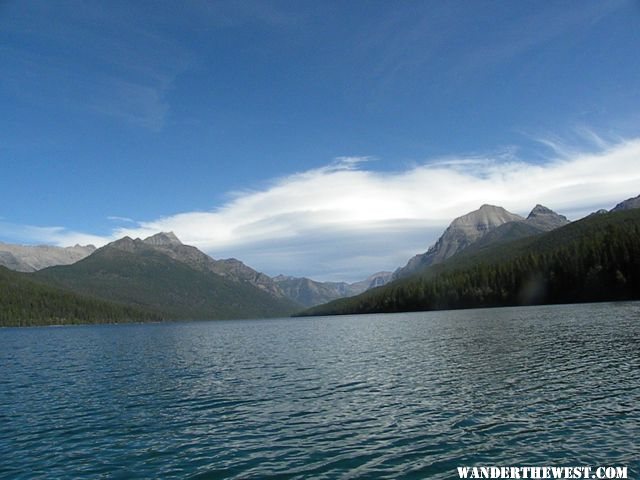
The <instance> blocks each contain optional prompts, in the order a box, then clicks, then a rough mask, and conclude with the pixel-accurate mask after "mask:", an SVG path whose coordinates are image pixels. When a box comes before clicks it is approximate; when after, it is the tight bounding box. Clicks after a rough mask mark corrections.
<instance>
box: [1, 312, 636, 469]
mask: <svg viewBox="0 0 640 480" xmlns="http://www.w3.org/2000/svg"><path fill="white" fill-rule="evenodd" d="M639 439H640V303H619V304H590V305H576V306H548V307H528V308H502V309H486V310H467V311H447V312H431V313H411V314H398V315H363V316H349V317H323V318H304V319H276V320H256V321H223V322H189V323H168V324H153V325H111V326H82V327H57V328H56V327H48V328H26V329H0V477H2V478H12V479H15V478H29V479H31V478H122V479H128V478H199V479H200V478H201V479H207V478H211V479H217V478H242V479H245V478H256V479H264V478H314V479H315V478H327V479H333V478H399V479H404V478H407V479H409V478H436V479H437V478H442V479H443V478H457V473H456V467H457V466H463V465H507V466H511V465H514V466H524V465H567V466H574V465H591V466H600V465H614V466H615V465H621V466H628V467H629V469H630V475H629V478H638V477H637V475H638V474H639V472H640V468H639V467H640V464H639V459H640V445H639Z"/></svg>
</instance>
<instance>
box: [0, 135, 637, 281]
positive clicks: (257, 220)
mask: <svg viewBox="0 0 640 480" xmlns="http://www.w3.org/2000/svg"><path fill="white" fill-rule="evenodd" d="M596 144H598V145H599V149H598V151H596V152H591V153H584V152H582V153H581V152H579V151H575V150H571V149H568V148H566V147H563V146H562V145H560V144H557V143H554V142H550V141H547V145H548V146H550V147H552V148H554V151H555V154H554V156H555V158H553V159H549V160H547V161H545V162H543V163H528V162H525V161H523V160H521V159H518V158H517V157H515V156H514V155H513V154H509V155H502V156H498V158H497V159H496V158H495V157H490V156H486V157H485V156H475V157H457V158H447V159H439V160H435V161H434V160H432V161H429V162H426V163H423V164H418V165H413V166H410V167H408V168H406V169H405V170H403V171H395V172H381V171H375V170H373V169H372V166H375V163H374V162H372V163H369V162H368V160H369V159H368V158H367V157H342V158H338V159H336V160H335V161H334V162H332V163H331V164H329V165H327V166H324V167H322V168H318V169H313V170H308V171H304V172H299V173H295V174H292V175H289V176H286V177H283V178H279V179H275V180H273V181H272V182H271V183H270V184H269V185H267V186H266V187H264V188H262V189H259V190H247V191H241V192H233V193H232V194H230V196H229V200H228V201H227V202H226V203H224V204H223V205H221V206H220V207H219V208H216V209H214V210H212V211H197V212H184V213H180V214H177V215H172V216H167V217H163V218H158V219H154V220H149V221H141V222H136V224H135V225H128V224H126V225H125V226H119V227H117V228H114V229H113V230H112V233H111V235H109V236H108V237H97V236H93V235H86V234H81V233H77V232H70V231H66V230H65V229H63V228H60V227H54V228H40V227H28V228H30V229H31V230H30V232H29V233H30V235H32V237H38V239H39V240H44V241H48V242H53V243H56V244H59V245H70V244H75V243H86V242H87V241H90V242H91V243H95V244H98V245H99V244H103V243H105V242H107V241H110V240H113V239H116V238H120V237H122V236H125V235H128V236H131V237H134V238H135V237H146V236H149V235H152V234H154V233H157V232H158V231H174V232H175V233H176V234H177V235H178V237H180V239H181V240H182V241H183V242H184V243H187V244H191V245H195V246H197V247H198V248H200V249H202V250H204V251H206V252H207V253H209V254H211V255H212V256H213V257H214V258H226V257H231V256H233V257H236V258H239V259H241V260H242V261H244V262H245V263H247V264H248V265H250V266H252V267H254V268H257V269H259V270H261V271H264V272H266V273H268V274H271V275H275V274H278V273H285V274H292V275H305V276H310V277H312V278H317V279H321V280H329V279H331V280H357V279H361V278H364V277H366V276H367V275H368V274H371V273H373V272H375V271H378V270H383V269H386V270H392V269H394V268H396V267H398V266H400V265H403V264H404V263H405V262H406V260H407V259H408V258H409V257H410V256H412V255H414V254H416V253H419V252H424V251H425V250H426V249H427V248H428V247H429V245H430V244H432V243H433V242H434V241H435V240H436V239H437V237H438V236H439V234H440V233H441V232H442V230H443V229H444V228H445V227H446V226H447V225H448V224H449V223H450V221H451V220H452V219H453V218H455V217H457V216H460V215H463V214H465V213H467V212H469V211H471V210H475V209H477V208H478V207H479V206H480V205H482V204H484V203H489V204H494V205H501V206H503V207H505V208H506V209H508V210H510V211H512V212H514V213H519V214H522V215H526V214H527V213H528V212H529V211H530V210H531V209H532V208H533V207H534V206H535V205H536V204H537V203H541V204H544V205H545V206H548V207H549V208H552V209H554V210H556V211H557V212H559V213H562V214H564V215H566V216H568V217H569V218H570V219H577V218H580V217H582V216H584V215H587V214H588V213H590V212H592V211H594V210H596V209H599V208H611V207H612V206H614V205H615V204H616V203H618V202H619V201H622V200H624V199H626V198H629V197H631V196H635V195H638V194H639V193H640V169H638V158H640V139H634V140H628V141H620V142H618V143H616V144H608V143H606V142H604V141H602V139H600V138H599V137H598V142H596ZM4 226H5V232H6V224H5V225H4ZM25 228H27V227H25Z"/></svg>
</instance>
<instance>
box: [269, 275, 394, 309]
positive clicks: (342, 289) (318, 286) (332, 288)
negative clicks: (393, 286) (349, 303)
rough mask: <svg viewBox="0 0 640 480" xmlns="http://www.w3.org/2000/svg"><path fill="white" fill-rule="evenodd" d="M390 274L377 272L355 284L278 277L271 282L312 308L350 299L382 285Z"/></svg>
mask: <svg viewBox="0 0 640 480" xmlns="http://www.w3.org/2000/svg"><path fill="white" fill-rule="evenodd" d="M391 275H392V274H391V272H378V273H375V274H373V275H371V276H370V277H368V278H366V279H365V280H362V281H360V282H355V283H346V282H318V281H315V280H311V279H309V278H298V277H289V276H285V275H278V276H277V277H274V278H273V280H274V281H275V282H276V283H277V285H278V286H279V287H280V289H281V290H282V291H283V292H284V294H285V295H286V296H287V297H288V298H290V299H291V300H293V301H295V302H296V303H299V304H300V305H302V306H304V307H313V306H315V305H320V304H322V303H327V302H330V301H331V300H336V299H338V298H344V297H352V296H353V295H358V294H360V293H362V292H364V291H366V290H368V289H370V288H375V287H377V286H380V285H384V284H385V283H387V282H388V281H389V280H390V278H391Z"/></svg>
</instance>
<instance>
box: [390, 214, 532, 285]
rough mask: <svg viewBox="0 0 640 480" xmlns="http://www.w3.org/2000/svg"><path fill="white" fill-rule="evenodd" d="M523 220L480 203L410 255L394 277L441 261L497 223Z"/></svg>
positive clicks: (403, 275)
mask: <svg viewBox="0 0 640 480" xmlns="http://www.w3.org/2000/svg"><path fill="white" fill-rule="evenodd" d="M524 220H525V219H524V218H522V217H521V216H520V215H516V214H514V213H511V212H508V211H507V210H505V209H504V208H502V207H497V206H494V205H482V206H481V207H480V208H479V209H478V210H475V211H473V212H470V213H467V214H466V215H463V216H461V217H458V218H456V219H455V220H454V221H453V222H451V224H450V225H449V227H448V228H447V229H446V230H445V231H444V233H443V234H442V236H441V237H440V238H439V239H438V241H437V242H436V243H435V244H434V245H433V246H432V247H430V248H429V250H427V252H426V253H422V254H420V255H416V256H415V257H413V258H411V259H410V260H409V262H408V263H407V264H406V265H405V266H404V267H402V268H399V269H398V270H396V271H395V272H394V273H393V279H394V280H395V279H398V278H403V277H406V276H408V275H411V274H412V273H415V272H417V271H418V270H421V269H423V268H425V267H428V266H429V265H434V264H437V263H442V262H443V261H445V260H446V259H447V258H449V257H451V256H453V255H455V254H456V253H458V252H460V251H462V250H464V249H465V248H466V247H468V246H469V245H471V244H472V243H473V242H475V241H476V240H478V239H479V238H482V237H483V236H484V235H486V234H487V233H488V232H490V231H491V230H493V229H495V228H497V227H499V226H500V225H504V224H505V223H508V222H515V221H524Z"/></svg>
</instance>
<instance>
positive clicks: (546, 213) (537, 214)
mask: <svg viewBox="0 0 640 480" xmlns="http://www.w3.org/2000/svg"><path fill="white" fill-rule="evenodd" d="M526 223H528V224H529V225H532V226H534V227H536V228H538V229H540V230H543V231H545V232H548V231H551V230H554V229H556V228H560V227H562V226H564V225H567V224H568V223H569V220H567V217H565V216H564V215H559V214H557V213H556V212H554V211H553V210H551V209H550V208H547V207H545V206H544V205H540V204H538V205H536V206H535V207H533V210H531V213H529V216H528V217H527V220H526Z"/></svg>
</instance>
